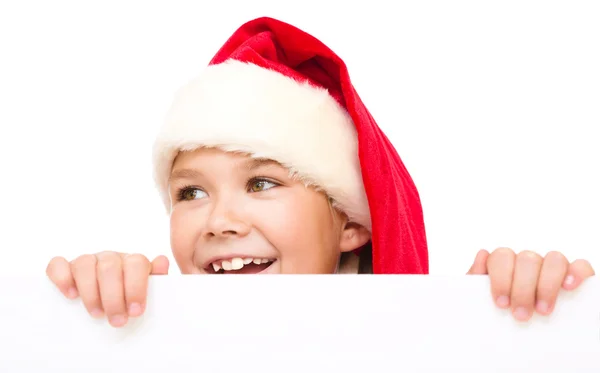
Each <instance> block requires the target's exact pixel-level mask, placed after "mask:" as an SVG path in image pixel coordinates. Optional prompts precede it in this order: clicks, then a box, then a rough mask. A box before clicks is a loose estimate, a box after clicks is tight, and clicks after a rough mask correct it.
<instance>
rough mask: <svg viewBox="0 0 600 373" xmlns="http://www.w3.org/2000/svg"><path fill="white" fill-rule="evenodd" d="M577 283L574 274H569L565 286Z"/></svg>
mask: <svg viewBox="0 0 600 373" xmlns="http://www.w3.org/2000/svg"><path fill="white" fill-rule="evenodd" d="M574 283H575V277H574V276H573V275H568V276H567V278H565V286H571V285H573V284H574Z"/></svg>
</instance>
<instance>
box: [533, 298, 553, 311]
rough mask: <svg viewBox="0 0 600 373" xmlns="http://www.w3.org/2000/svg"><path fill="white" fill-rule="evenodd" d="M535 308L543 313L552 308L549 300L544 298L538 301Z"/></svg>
mask: <svg viewBox="0 0 600 373" xmlns="http://www.w3.org/2000/svg"><path fill="white" fill-rule="evenodd" d="M535 308H536V309H537V311H538V312H539V313H543V314H546V313H548V311H549V310H550V306H549V305H548V302H546V301H543V300H539V301H537V303H536V305H535Z"/></svg>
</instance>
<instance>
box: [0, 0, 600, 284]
mask: <svg viewBox="0 0 600 373" xmlns="http://www.w3.org/2000/svg"><path fill="white" fill-rule="evenodd" d="M204 3H208V5H201V4H204ZM342 4H344V5H342ZM365 4H368V5H365ZM381 4H385V5H381ZM263 15H266V16H272V17H275V18H279V19H281V20H283V21H287V22H290V23H292V24H294V25H296V26H298V27H300V28H302V29H304V30H305V31H308V32H309V33H312V34H313V35H315V36H316V37H318V38H320V39H321V40H322V41H324V42H325V43H326V44H328V45H329V46H330V47H331V48H332V49H333V50H334V51H336V52H337V53H338V54H339V55H340V56H341V57H342V58H343V59H344V60H345V61H346V62H347V64H348V66H349V68H350V72H351V77H352V79H353V81H354V84H355V86H356V88H357V90H358V92H359V93H360V95H361V97H362V98H363V100H364V102H365V103H366V105H367V107H368V108H369V109H370V111H371V112H372V114H373V115H374V117H375V118H376V120H377V121H378V123H379V125H380V126H381V127H382V128H383V130H384V131H385V132H386V133H387V134H388V136H389V137H390V138H391V140H392V142H393V143H394V144H395V145H396V147H397V148H398V150H399V153H400V155H401V157H402V158H403V160H404V162H405V163H406V165H407V167H408V169H409V171H410V172H411V174H412V176H413V178H414V180H415V182H416V184H417V186H418V188H419V190H420V193H421V197H422V201H423V206H424V210H425V217H426V225H427V232H428V238H429V245H430V260H431V268H430V269H431V273H432V274H463V273H465V271H466V270H467V269H468V268H469V266H470V264H471V261H472V259H473V257H474V255H475V253H476V252H477V250H478V249H480V248H486V249H494V248H495V247H497V246H509V247H512V248H514V249H515V250H523V249H530V250H535V251H538V252H540V253H545V252H547V251H548V250H560V251H562V252H563V253H565V254H567V256H568V257H569V259H575V258H578V257H582V258H586V259H589V260H590V261H591V262H592V264H594V265H595V267H598V266H600V250H599V249H600V233H599V232H600V229H599V228H600V215H599V213H598V211H600V197H599V192H600V177H599V175H598V174H599V171H598V169H599V167H598V163H599V160H600V147H599V146H598V145H597V144H598V142H599V141H598V140H599V136H598V134H597V133H598V130H599V125H600V88H599V87H600V69H599V68H598V66H600V47H599V46H600V22H598V20H599V19H600V11H599V8H598V5H597V2H596V1H575V2H567V1H562V2H558V1H543V2H542V1H540V2H537V3H536V2H533V1H502V2H481V1H475V0H473V1H464V0H460V1H452V2H448V1H418V2H409V1H405V2H391V1H390V2H387V1H385V2H382V1H379V2H376V1H368V2H362V3H358V2H357V3H356V4H355V5H350V4H349V3H348V2H344V3H342V2H334V1H322V0H321V1H301V2H288V1H275V0H274V1H269V2H267V1H245V2H242V1H239V3H238V2H231V1H218V2H217V1H212V2H199V1H187V2H183V1H173V0H169V1H162V2H160V3H159V2H141V1H140V2H133V1H99V2H93V3H92V2H87V1H86V2H82V1H71V2H66V1H52V2H42V1H38V2H32V1H18V2H17V1H13V2H10V1H6V2H3V3H2V5H0V178H1V179H0V181H1V184H0V192H1V203H0V232H1V233H0V250H1V253H2V259H1V260H0V272H2V273H3V274H11V273H14V274H17V273H26V274H34V275H35V274H40V275H42V274H43V273H44V269H45V266H46V264H47V262H48V260H49V259H50V258H51V257H52V256H54V255H63V256H66V257H67V258H69V259H72V258H74V257H75V256H77V255H79V254H83V253H87V252H96V251H100V250H119V251H127V252H142V253H144V254H147V255H149V256H154V255H158V254H169V252H170V250H169V237H168V234H169V228H168V218H167V216H166V215H165V213H164V211H163V207H162V205H161V203H160V200H159V198H158V194H157V192H156V190H155V189H154V185H153V182H152V178H151V163H150V150H151V145H152V140H153V138H154V135H155V132H156V130H157V129H158V127H159V125H160V124H161V121H162V120H163V118H164V115H165V114H166V111H167V109H168V107H169V105H170V103H171V100H172V98H173V94H174V92H175V91H176V89H177V88H179V87H180V86H181V85H183V84H185V83H186V82H187V81H188V80H189V79H191V78H192V77H194V76H195V75H197V74H198V73H199V72H200V71H201V70H202V68H203V67H204V66H205V65H206V64H207V63H208V61H209V59H210V58H211V57H212V56H213V54H214V53H215V52H216V51H217V49H218V48H219V47H220V46H221V44H222V43H223V42H225V40H226V39H227V38H228V37H229V36H230V35H231V33H233V32H234V30H235V29H236V28H237V27H239V26H240V25H241V24H242V23H244V22H246V21H248V20H250V19H252V18H255V17H259V16H263ZM173 269H174V271H173V272H177V271H176V268H173Z"/></svg>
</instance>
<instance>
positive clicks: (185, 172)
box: [169, 168, 202, 183]
mask: <svg viewBox="0 0 600 373" xmlns="http://www.w3.org/2000/svg"><path fill="white" fill-rule="evenodd" d="M201 175H202V174H201V173H200V172H198V171H196V170H193V169H191V168H181V169H178V170H174V171H173V172H171V175H170V176H169V183H170V182H172V181H173V180H178V179H195V178H198V177H200V176H201Z"/></svg>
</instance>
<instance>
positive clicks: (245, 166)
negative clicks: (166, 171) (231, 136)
mask: <svg viewBox="0 0 600 373" xmlns="http://www.w3.org/2000/svg"><path fill="white" fill-rule="evenodd" d="M267 166H281V164H280V163H279V162H277V161H274V160H272V159H268V158H252V159H250V160H248V161H246V162H243V163H242V164H240V165H238V168H240V169H241V170H245V171H248V172H252V171H255V170H256V169H259V168H261V167H267ZM201 176H202V173H201V172H200V171H197V170H194V169H191V168H180V169H177V170H173V172H171V175H170V176H169V182H173V181H174V180H178V179H196V178H199V177H201Z"/></svg>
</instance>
